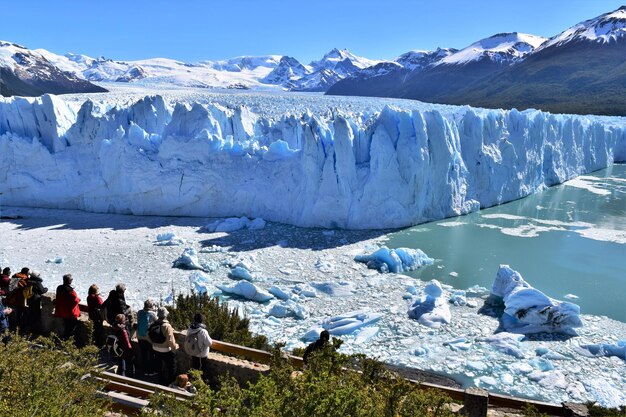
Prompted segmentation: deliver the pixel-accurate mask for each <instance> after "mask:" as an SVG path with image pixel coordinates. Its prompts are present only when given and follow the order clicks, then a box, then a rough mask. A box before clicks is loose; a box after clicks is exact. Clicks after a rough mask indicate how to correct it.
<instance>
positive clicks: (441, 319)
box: [408, 280, 452, 328]
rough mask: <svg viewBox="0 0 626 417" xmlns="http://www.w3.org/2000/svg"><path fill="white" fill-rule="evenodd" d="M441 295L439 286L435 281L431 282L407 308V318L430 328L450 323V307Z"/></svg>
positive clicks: (441, 290)
mask: <svg viewBox="0 0 626 417" xmlns="http://www.w3.org/2000/svg"><path fill="white" fill-rule="evenodd" d="M442 295H443V289H442V288H441V284H440V283H439V281H437V280H432V281H431V282H430V283H429V284H428V285H426V287H425V288H424V290H423V293H422V294H421V295H419V296H418V298H417V299H416V300H414V301H413V302H412V304H411V305H410V306H409V311H408V313H409V317H411V318H412V319H416V320H417V321H418V322H419V323H420V324H422V325H424V326H427V327H432V328H439V327H440V326H441V325H444V324H448V323H450V320H451V318H452V316H451V314H450V307H448V302H447V301H446V300H445V298H444V297H443V296H442Z"/></svg>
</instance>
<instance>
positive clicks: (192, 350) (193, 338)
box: [184, 330, 202, 357]
mask: <svg viewBox="0 0 626 417" xmlns="http://www.w3.org/2000/svg"><path fill="white" fill-rule="evenodd" d="M201 331H202V330H200V332H201ZM200 332H195V333H192V334H189V332H187V337H185V345H184V348H185V352H186V353H187V355H189V356H196V357H197V356H200V352H201V351H202V349H201V348H200V340H199V338H198V335H199V334H200Z"/></svg>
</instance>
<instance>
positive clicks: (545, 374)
mask: <svg viewBox="0 0 626 417" xmlns="http://www.w3.org/2000/svg"><path fill="white" fill-rule="evenodd" d="M528 379H530V380H531V381H536V382H538V383H539V385H541V386H542V387H545V388H559V389H565V388H566V387H567V381H566V379H565V375H564V374H563V372H561V371H559V370H549V371H533V372H531V373H530V374H528Z"/></svg>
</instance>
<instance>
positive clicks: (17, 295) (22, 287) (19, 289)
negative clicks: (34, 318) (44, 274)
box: [5, 267, 32, 331]
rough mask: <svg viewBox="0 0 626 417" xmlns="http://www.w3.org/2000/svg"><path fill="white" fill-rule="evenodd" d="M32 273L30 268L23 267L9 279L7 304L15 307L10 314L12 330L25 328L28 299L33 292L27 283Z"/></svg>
mask: <svg viewBox="0 0 626 417" xmlns="http://www.w3.org/2000/svg"><path fill="white" fill-rule="evenodd" d="M29 275H30V269H29V268H26V267H24V268H22V270H21V271H20V272H18V273H17V274H15V275H13V276H12V277H11V279H10V281H9V288H8V292H7V295H6V299H5V302H6V304H7V306H9V307H11V308H12V309H13V313H11V315H10V316H9V328H10V329H11V331H13V330H16V329H17V328H18V327H20V329H23V328H24V325H25V324H26V323H25V322H26V319H27V317H26V313H27V310H26V300H27V299H28V297H30V295H32V293H31V292H30V290H31V288H30V287H29V286H28V284H27V280H28V276H29Z"/></svg>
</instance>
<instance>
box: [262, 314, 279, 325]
mask: <svg viewBox="0 0 626 417" xmlns="http://www.w3.org/2000/svg"><path fill="white" fill-rule="evenodd" d="M262 322H263V324H265V325H268V326H272V327H275V326H280V325H281V324H282V322H281V321H280V319H279V318H277V317H274V316H270V317H266V318H265V319H263V320H262Z"/></svg>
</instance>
